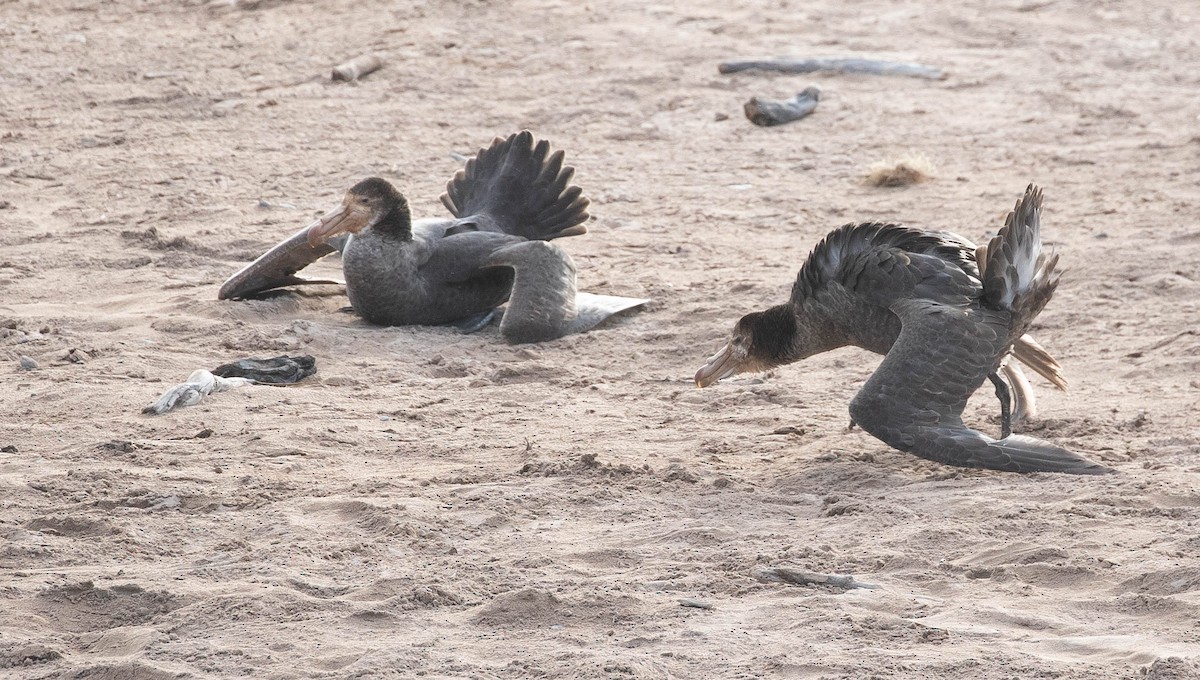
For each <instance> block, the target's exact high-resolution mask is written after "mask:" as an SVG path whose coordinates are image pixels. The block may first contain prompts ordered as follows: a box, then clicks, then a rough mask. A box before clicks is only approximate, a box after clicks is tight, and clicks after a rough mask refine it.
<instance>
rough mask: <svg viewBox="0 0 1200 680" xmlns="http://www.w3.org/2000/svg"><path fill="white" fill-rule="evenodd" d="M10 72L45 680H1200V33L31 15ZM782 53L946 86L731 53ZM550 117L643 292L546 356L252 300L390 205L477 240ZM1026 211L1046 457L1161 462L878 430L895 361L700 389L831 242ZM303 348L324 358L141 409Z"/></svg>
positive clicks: (2, 582)
mask: <svg viewBox="0 0 1200 680" xmlns="http://www.w3.org/2000/svg"><path fill="white" fill-rule="evenodd" d="M0 46H2V50H0V54H3V55H4V58H3V59H0V677H4V678H13V679H14V680H34V679H39V680H40V679H46V678H87V679H89V680H160V679H168V678H234V677H249V678H270V679H280V680H282V679H285V678H410V677H422V678H514V679H515V678H803V679H812V680H816V679H860V678H887V679H891V678H906V679H907V678H913V679H917V678H945V679H949V680H975V679H984V680H992V679H995V680H1000V679H1007V678H1023V679H1025V678H1060V679H1073V678H1079V679H1086V680H1096V679H1100V678H1105V679H1107V678H1130V679H1134V678H1136V679H1139V680H1183V679H1187V678H1192V679H1194V678H1200V182H1197V178H1198V177H1200V99H1198V98H1197V92H1198V91H1200V72H1198V71H1197V68H1196V65H1197V63H1200V8H1198V7H1196V6H1194V5H1189V4H1188V3H1179V2H1166V1H1165V0H1147V1H1146V2H1143V3H1119V2H1101V3H1086V2H1072V1H1068V0H1013V1H1008V0H1004V1H1002V2H983V1H982V0H967V1H966V2H949V1H943V0H919V1H917V0H901V1H899V2H885V1H883V0H868V1H866V2H861V3H841V2H833V1H831V0H816V1H814V2H804V3H801V2H794V1H790V0H774V1H771V2H733V3H731V2H714V1H712V0H697V1H695V2H683V1H682V0H674V1H670V0H668V1H666V2H656V3H651V4H647V3H644V2H629V1H626V0H614V1H612V2H593V3H573V2H563V1H561V0H543V1H536V0H514V1H513V2H494V1H489V0H430V1H427V2H421V1H419V0H418V1H417V2H411V3H408V2H401V3H390V2H382V1H380V0H354V1H351V0H345V1H343V0H296V1H294V2H286V1H283V0H237V1H233V0H218V1H213V2H203V1H201V0H177V1H171V2H169V1H166V0H136V1H132V2H120V3H107V2H101V1H100V0H49V1H47V2H40V3H34V2H13V1H10V2H2V1H0ZM363 54H376V55H378V56H379V57H380V58H381V60H382V61H383V64H384V65H383V67H382V68H381V69H380V70H378V71H375V72H374V73H371V74H369V75H367V76H365V77H363V78H361V79H360V80H358V81H354V82H334V81H332V80H331V78H330V72H331V69H332V68H333V67H334V66H336V65H338V64H340V63H343V62H345V61H347V60H349V59H352V58H354V57H357V56H359V55H363ZM762 56H797V57H867V58H873V59H884V60H892V61H904V62H917V63H921V64H926V65H929V66H932V67H936V68H939V69H942V70H944V71H945V74H946V75H945V77H944V78H942V79H924V78H912V77H896V76H872V75H853V74H831V73H815V74H807V75H787V74H762V73H736V74H721V73H719V72H718V69H717V66H718V64H719V63H720V62H722V61H724V60H727V59H733V58H739V57H762ZM810 85H815V86H816V87H818V88H820V91H821V98H820V103H819V105H818V106H817V108H816V110H815V112H814V113H813V114H812V115H810V116H808V117H807V118H804V119H803V120H799V121H796V122H793V123H790V124H787V125H782V126H778V127H771V128H763V127H756V126H754V125H752V124H751V123H750V122H749V121H747V120H746V118H745V117H744V115H743V112H742V106H743V103H745V102H746V101H747V100H748V99H749V98H750V97H754V96H757V97H765V98H770V99H787V98H789V97H792V96H793V95H795V94H796V93H797V92H800V91H801V90H802V89H804V88H805V87H808V86H810ZM521 129H529V130H531V131H533V132H534V134H536V135H537V136H539V137H541V138H545V139H549V140H550V141H551V142H552V144H553V145H554V147H555V148H561V149H564V150H565V151H566V154H567V162H568V163H569V164H571V165H574V166H575V168H576V177H575V181H576V183H578V184H579V185H580V186H581V187H583V189H584V191H585V193H586V195H587V196H588V197H589V198H590V199H591V201H592V204H591V209H590V212H591V214H592V219H591V220H590V221H589V222H588V224H587V226H588V230H589V233H588V234H586V235H584V236H580V237H573V238H569V239H562V240H561V241H557V243H559V244H561V245H562V246H563V248H565V249H566V250H567V251H568V252H569V253H570V254H571V256H572V257H573V258H574V259H575V262H576V264H577V266H578V270H579V282H580V287H581V289H583V290H586V291H589V292H593V293H602V294H609V295H624V296H631V297H646V298H651V299H652V302H651V303H649V304H648V305H647V306H646V307H645V308H644V309H642V310H639V311H636V312H633V313H627V314H624V315H622V316H621V317H619V318H615V319H612V320H611V321H610V322H608V323H606V324H605V325H604V326H602V327H601V328H599V329H597V330H594V331H592V332H589V333H587V334H582V335H573V336H569V337H566V338H563V339H560V340H555V341H552V342H545V343H537V344H531V345H523V346H513V345H508V344H505V343H504V341H503V339H502V338H501V337H500V334H499V331H498V330H497V328H496V327H495V326H492V327H489V328H487V329H484V330H483V331H481V332H479V333H476V334H471V335H463V334H460V333H458V332H457V331H454V330H451V329H446V328H429V327H403V328H380V327H372V326H369V325H367V324H366V323H364V322H363V321H361V320H360V319H359V318H358V317H356V316H354V315H353V314H350V313H347V312H346V311H344V309H343V308H345V307H346V306H347V305H348V304H349V303H348V301H347V298H346V294H345V288H344V286H324V287H310V288H306V289H303V290H294V291H292V292H288V293H285V294H281V295H276V296H272V297H269V298H267V299H263V300H252V301H238V302H231V301H218V300H217V290H218V288H219V286H220V285H221V283H222V281H224V280H225V279H226V278H227V277H228V276H229V275H230V274H232V273H233V272H234V271H236V270H237V269H238V268H240V267H241V266H243V265H244V264H245V263H247V262H249V261H251V260H252V259H253V258H255V257H256V256H257V255H259V254H260V253H262V252H263V251H265V250H266V249H267V248H269V247H270V246H271V245H273V244H274V243H276V242H278V241H280V240H281V239H283V238H285V237H287V236H289V235H291V234H292V233H294V232H295V231H296V230H297V229H299V228H300V227H302V226H304V225H305V224H307V223H308V222H310V221H311V220H312V219H313V217H314V216H317V215H319V214H321V213H323V212H324V211H326V210H328V209H329V208H331V207H333V206H334V205H336V204H337V203H338V201H340V200H341V197H342V195H343V193H344V192H345V190H346V189H347V187H349V186H351V185H352V184H354V183H355V182H356V181H358V180H360V179H362V178H364V177H368V176H380V177H384V178H386V179H388V180H389V181H391V182H392V183H394V184H395V185H396V186H397V187H398V188H400V190H401V191H403V192H404V193H405V195H406V196H407V197H408V200H409V202H410V205H411V206H412V209H413V212H414V216H416V217H437V216H442V215H445V214H446V213H445V208H443V207H442V205H441V204H440V202H439V195H440V194H441V192H442V191H443V189H444V187H445V184H446V181H447V180H448V179H449V178H450V177H451V176H452V175H453V174H454V173H455V172H456V171H457V170H458V169H459V168H460V167H462V162H463V161H462V159H463V158H464V157H467V156H470V155H472V154H474V153H475V152H476V150H477V149H479V148H480V147H481V146H485V145H486V144H488V143H489V142H490V141H491V140H492V139H493V138H494V137H496V136H505V135H508V134H510V133H512V132H515V131H517V130H521ZM913 157H920V158H923V159H925V160H926V161H927V162H928V164H929V165H930V166H931V167H932V173H931V174H932V177H931V178H930V180H929V181H927V182H923V183H919V184H915V185H912V186H906V187H899V188H883V187H876V186H871V185H869V184H868V183H867V182H866V181H865V180H864V178H865V177H866V175H867V174H868V172H870V169H871V167H872V166H873V165H874V164H876V163H881V162H892V161H896V160H898V159H904V158H913ZM1029 182H1036V183H1038V184H1039V185H1041V186H1042V187H1043V188H1044V190H1045V195H1046V203H1045V210H1044V215H1043V223H1042V224H1043V227H1042V228H1043V236H1044V239H1045V242H1046V243H1047V245H1048V246H1049V247H1051V248H1053V250H1054V251H1055V252H1056V253H1058V254H1059V255H1060V257H1061V262H1060V268H1061V270H1062V271H1063V277H1062V283H1061V285H1060V286H1059V288H1058V292H1057V294H1056V296H1055V299H1054V300H1053V301H1052V302H1051V303H1050V305H1049V307H1047V309H1046V310H1045V312H1044V313H1043V314H1042V315H1041V317H1040V318H1039V319H1038V322H1037V324H1036V326H1035V327H1034V334H1035V335H1036V336H1037V338H1038V339H1039V340H1040V341H1041V343H1042V344H1043V345H1045V346H1046V348H1047V349H1048V350H1050V351H1051V352H1052V353H1053V354H1054V355H1055V356H1056V357H1057V358H1058V359H1059V361H1060V362H1061V363H1062V364H1063V367H1064V369H1065V372H1066V375H1067V378H1068V380H1069V381H1070V389H1069V391H1067V392H1065V393H1063V392H1058V391H1056V390H1054V389H1052V388H1051V387H1050V386H1049V385H1048V384H1047V383H1045V382H1044V381H1041V380H1040V379H1038V378H1036V377H1034V378H1032V380H1033V383H1034V389H1035V392H1036V394H1037V397H1038V400H1039V406H1040V413H1039V415H1038V417H1037V418H1034V419H1032V420H1030V421H1028V422H1025V423H1023V424H1021V425H1020V426H1019V427H1018V431H1021V432H1024V433H1026V434H1030V435H1033V436H1036V437H1040V438H1044V439H1048V440H1050V441H1053V442H1056V443H1058V444H1060V445H1062V446H1065V447H1068V448H1070V449H1072V450H1074V451H1077V452H1079V453H1081V454H1083V455H1085V456H1087V457H1089V458H1090V459H1092V460H1096V461H1098V462H1102V463H1104V464H1105V465H1108V466H1110V467H1112V468H1114V469H1116V470H1117V474H1115V475H1109V476H1104V477H1077V476H1068V475H1054V474H1032V475H1018V474H1010V473H1000V472H991V471H979V470H966V469H959V468H951V467H946V466H942V465H938V464H936V463H932V462H929V461H925V460H922V459H920V458H916V457H914V456H911V455H908V454H904V453H901V452H899V451H895V450H892V449H889V448H888V447H887V446H885V445H884V444H883V443H881V442H880V441H878V440H876V439H873V438H872V437H870V436H869V435H867V434H864V433H863V432H861V431H858V430H854V431H851V430H848V429H847V424H848V413H847V404H848V403H849V401H850V399H851V398H853V396H854V395H855V393H856V392H857V391H858V389H859V388H860V386H861V385H862V383H863V381H864V380H865V379H866V378H867V377H868V376H870V374H871V372H872V371H873V370H874V369H875V367H876V366H877V365H878V362H879V357H878V356H876V355H872V354H869V353H867V352H864V351H861V350H857V349H842V350H837V351H834V352H831V353H828V354H824V355H821V356H818V357H814V358H812V359H809V360H806V361H804V362H802V363H799V364H795V365H792V366H787V367H784V368H780V369H776V370H773V371H770V372H768V373H765V374H761V375H746V376H740V377H737V378H734V379H731V380H726V381H723V382H722V383H721V384H719V385H716V386H713V387H711V388H708V389H704V390H698V389H696V388H695V386H694V384H693V381H692V376H693V375H694V373H695V371H696V369H697V368H699V367H700V366H701V365H702V364H703V363H704V361H705V359H706V358H707V357H708V356H709V355H711V354H712V353H713V352H714V351H715V350H716V349H717V348H718V347H719V346H720V345H721V344H722V343H723V342H724V341H725V340H726V338H727V335H728V333H729V330H730V328H731V327H732V324H733V323H734V322H735V321H736V320H737V319H738V318H739V317H740V316H741V315H742V314H744V313H746V312H750V311H754V310H757V309H762V308H764V307H766V306H769V305H772V304H775V303H778V302H782V301H783V300H785V299H786V297H787V295H788V293H789V290H790V287H791V283H792V281H793V279H794V277H795V275H796V272H797V270H798V268H799V267H800V264H801V263H802V262H803V260H804V257H805V256H806V255H807V253H808V252H809V250H810V249H811V248H812V247H813V245H815V244H816V242H817V241H818V240H819V239H820V238H821V237H822V236H823V235H824V234H826V233H827V232H828V231H830V230H831V229H833V228H835V227H837V226H840V225H842V224H845V223H847V222H857V221H865V220H889V221H901V222H905V223H909V224H913V225H917V226H922V227H928V228H931V229H943V230H951V231H954V232H957V233H961V234H963V235H964V236H967V237H968V238H971V239H975V240H983V239H985V238H987V237H989V236H990V235H991V234H993V233H994V232H995V230H996V229H997V228H999V227H1000V226H1001V225H1002V223H1003V218H1004V214H1005V212H1006V211H1007V210H1008V209H1010V208H1011V207H1012V204H1013V201H1014V200H1015V199H1016V198H1017V197H1019V196H1020V194H1021V191H1022V190H1023V189H1024V188H1025V186H1026V184H1028V183H1029ZM310 273H316V274H318V275H322V276H331V277H338V278H340V264H339V261H338V259H337V258H336V257H335V258H328V259H326V260H323V261H321V262H319V263H318V264H317V265H315V266H314V267H312V268H311V272H310ZM280 354H293V355H296V354H307V355H312V356H313V357H315V359H316V362H317V368H318V372H317V374H316V375H314V376H312V377H310V378H308V379H306V380H304V381H302V382H300V383H298V384H296V385H292V386H287V387H266V386H252V387H246V388H242V389H237V390H233V391H230V392H225V393H221V394H215V395H212V396H210V397H208V398H206V399H205V400H204V401H202V402H201V403H199V404H197V405H195V406H191V407H187V408H182V409H179V410H176V411H172V412H170V413H167V414H165V415H162V416H157V417H156V416H149V415H144V414H143V413H141V409H142V408H143V407H144V406H146V405H147V404H148V403H150V402H151V401H153V400H154V399H155V398H156V397H157V396H158V395H159V394H161V393H162V392H163V390H165V389H167V388H168V387H170V386H171V385H173V384H175V383H178V382H181V381H183V380H184V379H185V378H186V377H187V376H188V374H189V373H191V372H192V371H193V370H195V369H198V368H210V369H211V368H212V367H214V366H216V365H218V364H222V363H226V362H229V361H234V360H237V359H241V358H245V357H268V356H275V355H280ZM23 356H24V357H28V358H29V359H32V360H33V361H34V362H36V364H37V367H36V368H33V369H32V370H25V369H23V368H22V366H21V364H20V361H21V357H23ZM997 411H998V409H997V407H996V401H995V397H994V396H993V394H992V392H991V389H990V387H985V388H984V389H981V390H980V392H979V394H977V395H976V397H975V398H973V399H972V401H971V403H970V405H969V406H968V409H967V412H966V414H965V419H966V420H967V422H968V423H969V424H971V425H973V426H975V427H977V428H979V429H980V430H983V431H985V432H988V433H990V434H993V435H994V434H995V433H996V432H997V431H998V429H999V422H998V417H997ZM773 567H788V568H794V569H801V570H806V571H811V572H817V573H821V574H835V575H853V576H854V578H855V579H857V580H858V581H861V582H862V583H865V584H869V585H872V586H876V587H873V588H853V587H851V588H844V587H838V586H836V585H828V584H826V585H820V584H817V585H795V584H788V583H780V582H774V581H770V580H764V579H763V578H760V577H761V576H762V573H763V570H765V569H770V568H773Z"/></svg>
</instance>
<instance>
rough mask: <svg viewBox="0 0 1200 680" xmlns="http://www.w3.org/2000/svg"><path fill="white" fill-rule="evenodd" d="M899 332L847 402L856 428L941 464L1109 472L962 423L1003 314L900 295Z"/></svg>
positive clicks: (996, 345) (1001, 331)
mask: <svg viewBox="0 0 1200 680" xmlns="http://www.w3.org/2000/svg"><path fill="white" fill-rule="evenodd" d="M891 309H892V311H893V312H894V313H895V314H896V315H897V316H898V317H899V318H900V322H901V327H902V328H901V331H900V336H899V337H898V338H897V339H896V342H895V343H894V344H893V345H892V348H891V350H890V351H889V352H888V354H887V356H886V357H884V360H883V362H882V363H881V364H880V365H879V368H878V369H876V371H875V373H874V374H873V375H872V376H871V378H870V379H869V380H867V382H866V384H865V385H863V388H862V390H860V391H859V393H858V395H857V396H855V398H854V400H853V401H852V402H851V403H850V415H851V417H852V418H853V419H854V422H856V423H857V424H858V425H859V426H860V427H862V428H863V430H865V431H867V432H869V433H871V434H872V435H874V436H876V437H878V438H879V439H881V440H883V441H884V442H885V443H887V444H888V445H890V446H892V447H894V448H896V449H899V450H901V451H905V452H909V453H912V454H915V455H917V456H921V457H922V458H928V459H930V460H935V461H938V462H940V463H947V464H950V465H959V466H963V467H978V468H988V469H992V470H1005V471H1009V472H1036V471H1044V472H1068V473H1073V474H1101V473H1105V472H1110V470H1109V469H1108V468H1105V467H1103V466H1100V465H1096V464H1095V463H1091V462H1089V461H1087V460H1085V459H1083V458H1080V457H1079V456H1077V455H1075V454H1074V453H1071V452H1070V451H1067V450H1066V449H1063V448H1061V447H1058V446H1055V445H1053V444H1051V443H1049V442H1045V441H1042V440H1039V439H1034V438H1032V437H1025V436H1021V435H1011V436H1009V437H1005V438H1004V439H999V440H997V439H992V438H990V437H987V436H985V435H983V434H982V433H980V432H976V431H975V430H972V429H970V428H967V427H966V426H965V425H963V422H962V412H963V408H965V406H966V403H967V399H968V398H970V396H971V394H973V393H974V392H975V390H976V389H978V388H979V386H980V385H982V384H983V381H984V380H985V379H986V378H987V375H988V373H990V372H991V371H993V370H995V368H996V365H997V362H998V359H999V358H1000V356H1001V354H1002V353H1003V352H1004V351H1005V350H1006V349H1007V344H1008V337H1007V335H1008V318H1007V315H1006V314H1005V313H999V312H992V311H986V310H979V309H977V308H975V309H972V308H970V307H966V306H955V305H948V304H943V303H939V302H935V301H932V300H922V299H902V300H899V301H897V302H895V303H894V304H893V305H892V306H891Z"/></svg>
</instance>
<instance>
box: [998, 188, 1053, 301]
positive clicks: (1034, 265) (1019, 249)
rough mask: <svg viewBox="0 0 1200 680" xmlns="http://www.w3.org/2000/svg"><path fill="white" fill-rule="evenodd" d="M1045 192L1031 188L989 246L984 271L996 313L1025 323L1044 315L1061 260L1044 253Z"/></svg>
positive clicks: (1018, 202) (1026, 190) (1018, 201)
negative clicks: (1015, 316) (1010, 314)
mask: <svg viewBox="0 0 1200 680" xmlns="http://www.w3.org/2000/svg"><path fill="white" fill-rule="evenodd" d="M1041 215H1042V190H1041V189H1039V188H1038V187H1037V186H1035V185H1033V184H1030V185H1029V186H1028V187H1027V188H1026V189H1025V195H1024V196H1023V197H1021V198H1020V199H1019V200H1017V203H1016V205H1015V206H1014V207H1013V210H1012V212H1010V213H1008V217H1007V218H1006V219H1005V221H1004V226H1003V227H1002V228H1001V229H1000V232H999V233H998V234H996V236H995V237H994V238H992V240H991V242H990V243H989V244H988V246H987V249H986V253H984V255H985V261H984V262H983V263H982V266H981V270H982V276H983V299H984V302H985V304H987V305H988V306H989V307H991V308H993V309H1002V310H1009V311H1013V312H1017V313H1018V314H1019V315H1020V316H1021V317H1022V320H1023V321H1025V322H1028V321H1032V320H1033V318H1034V317H1036V316H1037V315H1038V313H1039V312H1041V310H1042V308H1043V307H1045V305H1046V303H1047V302H1049V301H1050V297H1051V296H1052V295H1053V294H1054V288H1055V287H1056V286H1057V285H1058V280H1057V279H1052V278H1051V277H1052V275H1053V273H1054V267H1055V265H1057V264H1058V256H1057V255H1054V256H1050V257H1047V256H1046V255H1045V253H1043V252H1042V238H1041Z"/></svg>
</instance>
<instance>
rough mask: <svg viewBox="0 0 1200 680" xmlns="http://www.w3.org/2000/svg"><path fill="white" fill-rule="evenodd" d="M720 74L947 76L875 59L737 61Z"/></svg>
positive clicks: (722, 66)
mask: <svg viewBox="0 0 1200 680" xmlns="http://www.w3.org/2000/svg"><path fill="white" fill-rule="evenodd" d="M717 70H718V71H720V72H721V73H739V72H741V71H778V72H780V73H814V72H816V71H830V72H832V73H865V74H867V75H873V76H910V77H912V78H928V79H929V80H941V79H943V78H945V77H946V72H945V71H943V70H941V69H940V68H934V67H932V66H925V65H924V64H912V63H907V62H899V61H878V60H876V59H854V58H851V59H788V58H780V59H735V60H733V61H726V62H722V63H721V64H720V65H719V66H717Z"/></svg>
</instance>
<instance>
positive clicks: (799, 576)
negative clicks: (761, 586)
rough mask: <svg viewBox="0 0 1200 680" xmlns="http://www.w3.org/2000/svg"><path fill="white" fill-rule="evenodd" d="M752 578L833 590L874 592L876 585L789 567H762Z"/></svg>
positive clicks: (844, 575) (848, 576)
mask: <svg viewBox="0 0 1200 680" xmlns="http://www.w3.org/2000/svg"><path fill="white" fill-rule="evenodd" d="M754 578H756V579H758V580H760V581H767V582H774V583H791V584H793V585H797V586H808V585H813V586H833V587H834V588H845V589H846V590H849V589H851V588H867V589H871V590H874V589H876V588H878V587H879V586H877V585H872V584H870V583H863V582H862V581H858V580H856V579H855V578H854V577H853V576H851V575H849V574H818V573H817V572H815V571H804V570H803V569H793V568H791V567H762V568H760V569H756V570H755V572H754Z"/></svg>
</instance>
